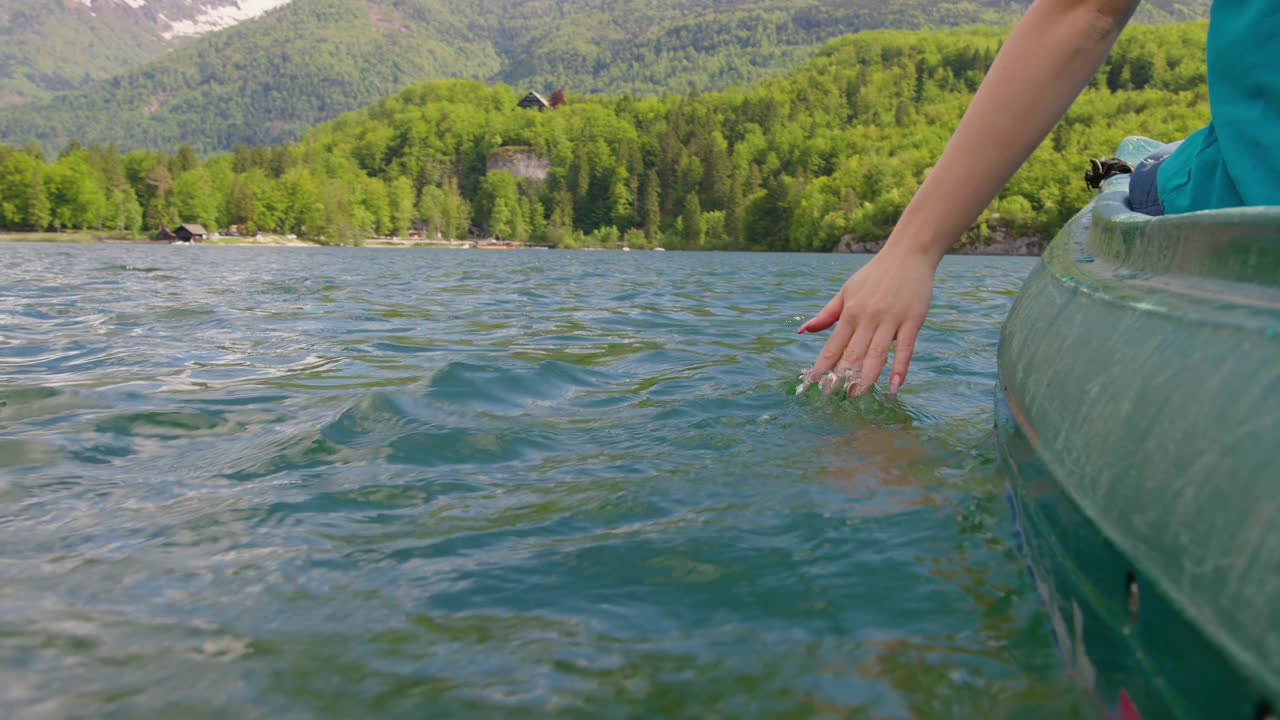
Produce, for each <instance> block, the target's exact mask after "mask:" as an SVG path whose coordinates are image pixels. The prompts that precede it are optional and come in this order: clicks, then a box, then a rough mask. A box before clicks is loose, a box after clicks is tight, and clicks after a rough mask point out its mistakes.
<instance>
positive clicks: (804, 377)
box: [796, 368, 813, 395]
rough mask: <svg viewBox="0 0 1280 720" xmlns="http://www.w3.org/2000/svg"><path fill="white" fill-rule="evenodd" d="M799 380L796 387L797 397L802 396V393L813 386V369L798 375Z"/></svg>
mask: <svg viewBox="0 0 1280 720" xmlns="http://www.w3.org/2000/svg"><path fill="white" fill-rule="evenodd" d="M799 380H800V384H799V385H797V386H796V394H797V395H801V394H803V393H804V391H805V390H808V389H809V386H810V385H812V384H813V368H809V369H808V370H805V371H804V372H802V373H800V377H799Z"/></svg>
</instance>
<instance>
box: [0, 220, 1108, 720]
mask: <svg viewBox="0 0 1280 720" xmlns="http://www.w3.org/2000/svg"><path fill="white" fill-rule="evenodd" d="M0 252H2V253H3V254H4V255H5V258H4V260H5V267H6V268H9V269H8V270H6V272H5V275H4V276H3V277H0V502H3V503H4V506H5V507H6V509H7V511H6V513H5V514H4V515H3V516H2V517H0V547H3V548H4V550H3V551H0V671H2V672H3V674H4V676H5V678H6V682H4V683H2V684H0V704H2V705H3V706H4V707H6V708H11V709H12V710H13V713H12V714H13V715H14V716H16V717H32V718H35V717H101V716H107V715H114V716H121V717H130V718H134V717H174V716H184V717H185V716H191V717H223V716H235V717H241V716H243V717H273V718H274V717H308V718H311V717H351V716H392V717H398V716H405V717H421V716H422V715H423V713H424V712H427V713H431V714H433V715H440V716H447V717H457V716H477V717H492V716H495V715H516V716H521V717H527V716H540V715H557V716H582V717H602V716H605V717H611V716H617V717H635V716H645V715H655V716H671V717H711V716H719V717H739V716H741V717H756V716H767V717H774V716H783V717H810V716H814V715H824V716H836V717H920V718H944V717H976V716H982V717H1054V716H1082V717H1083V716H1088V713H1089V712H1091V709H1090V708H1088V707H1087V706H1084V705H1082V704H1081V702H1082V701H1080V700H1079V699H1078V698H1077V696H1076V694H1075V693H1074V692H1073V691H1072V690H1071V689H1070V688H1069V687H1068V686H1067V684H1066V683H1065V682H1064V681H1063V679H1062V677H1063V675H1062V672H1061V671H1060V669H1059V666H1058V663H1057V658H1056V652H1055V650H1054V649H1053V647H1052V645H1051V642H1050V639H1049V633H1048V632H1047V630H1046V628H1045V622H1044V620H1043V618H1042V616H1041V614H1040V611H1039V608H1038V605H1037V603H1036V600H1035V598H1034V597H1033V595H1032V591H1031V589H1030V587H1029V584H1028V582H1027V580H1026V577H1025V572H1024V570H1023V566H1022V564H1021V560H1020V559H1019V558H1018V557H1017V556H1016V554H1015V553H1014V552H1013V550H1012V547H1011V540H1010V534H1011V531H1010V529H1009V521H1008V518H1007V514H1006V511H1005V509H1004V500H1003V490H1002V487H1001V485H1000V482H999V480H998V479H997V478H996V476H995V474H994V472H993V470H992V468H991V460H990V456H989V451H988V449H987V437H988V432H989V430H988V428H989V426H990V422H991V410H990V405H991V389H992V384H993V379H994V354H995V353H994V351H995V344H996V341H997V338H998V331H999V323H1000V321H1001V319H1002V318H1003V315H1004V313H1005V311H1006V309H1007V307H1008V303H1009V302H1010V300H1011V298H1010V293H1011V292H1012V291H1014V290H1015V289H1016V288H1017V287H1018V285H1019V283H1020V281H1021V279H1022V277H1023V276H1024V275H1025V274H1026V272H1027V271H1028V270H1029V269H1030V261H1026V260H1020V259H991V258H955V259H948V261H947V262H946V263H944V265H943V267H942V271H941V275H940V278H939V279H940V283H939V289H938V292H937V297H936V301H935V309H934V314H933V316H932V319H931V321H930V324H929V325H928V326H927V327H926V330H925V333H924V336H923V337H922V339H921V342H920V352H919V355H918V357H917V359H916V361H915V363H914V364H913V366H912V373H911V380H910V383H911V384H910V385H909V386H908V387H907V388H906V389H905V390H904V391H903V393H902V394H901V395H900V396H899V397H898V398H897V399H890V398H887V397H885V396H883V395H880V394H875V393H873V394H869V395H868V396H866V397H863V398H859V399H856V400H852V401H849V402H839V401H836V400H835V399H833V398H824V397H822V396H821V394H820V393H818V392H810V393H807V394H805V395H802V396H796V395H795V394H794V393H793V389H794V382H793V379H794V377H795V375H796V373H797V372H798V371H799V370H800V369H802V368H804V367H806V366H807V364H808V363H809V361H811V360H812V357H813V355H815V354H816V352H817V350H818V348H819V347H820V342H821V340H820V339H819V338H801V339H799V340H797V339H796V337H795V335H794V328H795V326H796V324H797V323H798V322H799V321H800V319H801V318H802V317H808V316H809V315H810V314H812V311H813V310H814V309H815V308H816V307H819V306H820V305H821V304H822V302H823V301H825V299H826V297H827V296H828V294H829V293H830V292H831V290H832V289H833V288H835V287H837V286H838V284H839V282H840V281H842V280H843V279H844V277H847V275H848V273H849V272H850V271H851V270H852V269H853V268H854V267H856V265H857V263H859V262H861V259H859V258H851V257H797V256H766V255H731V254H706V255H698V254H682V253H627V254H622V253H562V252H542V253H538V252H512V253H501V254H497V255H498V256H496V257H495V256H494V255H495V254H492V253H477V252H466V251H405V250H400V251H387V250H356V249H332V250H325V249H295V248H225V247H195V248H180V249H171V248H169V247H155V248H153V247H124V246H85V247H60V246H50V245H41V246H26V245H5V246H3V247H0Z"/></svg>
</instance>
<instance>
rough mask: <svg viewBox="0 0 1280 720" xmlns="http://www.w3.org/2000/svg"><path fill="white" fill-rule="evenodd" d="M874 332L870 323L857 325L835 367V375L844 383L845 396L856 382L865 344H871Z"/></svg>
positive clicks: (864, 353)
mask: <svg viewBox="0 0 1280 720" xmlns="http://www.w3.org/2000/svg"><path fill="white" fill-rule="evenodd" d="M874 331H875V326H874V325H872V324H870V323H862V324H861V325H859V326H858V328H857V329H856V330H855V331H854V333H853V338H851V339H850V340H849V344H848V345H846V346H845V348H844V354H843V355H841V356H840V363H839V364H838V365H836V374H837V375H839V376H840V377H841V379H842V380H843V381H844V388H843V390H844V392H845V394H846V395H848V394H849V393H850V392H852V391H853V388H854V386H855V385H856V384H857V382H858V378H859V377H860V375H859V374H858V373H859V372H860V369H861V367H862V358H863V357H864V356H865V355H866V354H867V344H868V343H870V342H871V337H872V334H873V332H874Z"/></svg>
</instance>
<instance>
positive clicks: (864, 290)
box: [798, 247, 937, 395]
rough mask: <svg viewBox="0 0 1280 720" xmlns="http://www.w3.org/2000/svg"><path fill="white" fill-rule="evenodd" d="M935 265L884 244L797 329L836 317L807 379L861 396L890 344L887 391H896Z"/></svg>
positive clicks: (811, 328) (825, 324) (822, 325)
mask: <svg viewBox="0 0 1280 720" xmlns="http://www.w3.org/2000/svg"><path fill="white" fill-rule="evenodd" d="M936 267H937V262H936V260H934V259H933V258H931V257H928V256H925V255H920V254H916V253H910V252H893V251H892V250H890V248H888V247H886V248H885V249H884V250H882V251H881V252H880V253H879V254H877V255H876V256H875V257H874V258H872V259H871V262H868V263H867V264H866V265H864V266H863V267H862V269H860V270H858V272H856V273H854V274H853V276H852V277H850V278H849V280H848V281H846V282H845V284H844V286H843V287H841V288H840V292H838V293H836V296H835V297H833V298H831V301H830V302H828V303H827V304H826V306H825V307H823V308H822V311H821V312H819V313H818V314H817V315H815V316H814V317H813V318H812V319H811V320H809V321H808V322H806V323H805V324H803V325H801V326H800V330H799V331H798V332H800V333H807V332H820V331H822V330H826V329H827V328H829V327H831V326H832V325H833V324H836V322H837V321H839V324H838V325H836V329H835V330H834V331H833V332H832V333H831V337H829V338H827V344H826V345H825V346H824V347H823V348H822V352H821V353H819V354H818V359H817V361H816V362H815V363H814V365H813V368H812V369H811V370H809V372H808V373H807V374H806V376H805V378H804V382H805V384H806V385H807V384H809V383H813V382H817V383H820V384H821V386H822V389H823V391H824V392H827V393H830V392H832V391H833V390H835V389H836V388H837V387H841V386H843V387H842V389H843V391H844V392H846V393H849V392H850V391H852V394H854V395H861V394H862V393H864V392H866V391H867V388H869V387H871V386H872V385H874V384H875V382H876V380H878V379H879V377H880V371H881V370H883V369H884V366H885V363H886V362H887V361H888V359H889V351H890V348H891V347H892V348H893V370H892V371H891V372H890V378H889V394H891V395H892V394H894V393H896V392H898V388H899V387H900V386H901V385H902V383H903V381H904V380H906V378H907V367H908V366H909V365H910V364H911V352H912V350H913V349H914V348H915V344H916V334H917V333H919V332H920V326H921V325H923V324H924V317H925V314H926V313H928V311H929V302H930V300H931V299H932V298H933V272H934V269H935V268H936ZM801 387H802V388H803V387H804V386H801Z"/></svg>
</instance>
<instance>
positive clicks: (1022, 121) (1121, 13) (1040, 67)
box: [800, 0, 1138, 394]
mask: <svg viewBox="0 0 1280 720" xmlns="http://www.w3.org/2000/svg"><path fill="white" fill-rule="evenodd" d="M1137 5H1138V0H1035V2H1034V3H1033V4H1032V5H1031V7H1030V9H1028V10H1027V12H1026V14H1025V15H1024V16H1023V17H1022V19H1021V20H1020V21H1018V24H1017V25H1016V26H1015V27H1014V29H1013V31H1012V32H1011V33H1010V34H1009V37H1008V39H1007V40H1006V41H1005V44H1004V47H1003V48H1001V50H1000V53H999V55H997V57H996V60H995V63H994V64H993V65H992V66H991V70H990V71H989V72H988V73H987V77H986V78H985V79H984V80H983V81H982V86H981V87H979V88H978V92H977V94H976V95H974V98H973V101H972V102H971V103H970V105H969V109H968V110H967V111H966V112H965V115H964V118H963V119H962V120H961V121H960V125H959V127H957V128H956V131H955V134H954V135H952V137H951V140H950V141H949V142H948V143H947V147H946V149H945V150H944V151H943V153H942V157H941V158H939V159H938V163H937V165H936V166H935V167H934V169H933V172H931V173H930V174H929V177H928V178H926V179H925V182H924V184H923V185H921V186H920V189H919V190H918V191H916V194H915V197H913V198H912V199H911V202H910V203H909V204H908V205H907V208H906V210H905V211H904V212H903V214H902V217H901V218H900V219H899V220H898V224H897V226H896V227H894V229H893V232H892V233H891V234H890V236H889V240H888V242H887V243H886V244H885V247H884V249H883V250H882V251H881V252H880V253H879V254H878V255H876V257H875V258H873V259H872V261H871V262H869V263H867V265H865V266H864V267H863V268H862V269H861V270H859V271H858V272H857V273H855V274H854V275H853V277H851V278H849V281H848V282H846V283H845V285H844V287H842V288H841V290H840V292H839V293H838V294H837V295H836V296H835V297H834V298H832V299H831V301H830V302H828V303H827V305H826V307H824V308H823V309H822V311H821V312H819V313H818V315H817V316H815V317H814V318H813V319H811V320H809V321H808V322H806V323H805V324H804V325H802V326H801V327H800V332H802V333H804V332H816V331H820V330H824V329H826V328H828V327H830V326H831V325H832V324H834V323H835V322H836V321H837V320H839V321H840V324H839V325H838V326H837V328H836V330H835V331H834V332H833V333H832V334H831V337H830V338H828V340H827V344H826V346H825V347H823V349H822V352H821V354H819V356H818V359H817V362H815V364H814V368H813V372H814V374H813V378H814V379H815V380H817V379H818V378H820V377H821V376H823V375H825V374H826V373H828V372H829V371H832V370H833V369H834V370H835V371H836V373H837V376H838V377H837V378H836V380H835V381H833V383H838V382H839V380H840V379H845V380H846V382H847V384H846V389H853V391H854V392H855V394H861V393H863V392H865V391H866V389H867V388H868V387H870V386H871V385H872V384H874V383H875V381H876V379H877V378H878V377H879V375H880V371H881V370H882V369H883V368H884V365H885V362H886V361H887V360H888V355H889V348H890V345H891V344H893V343H895V342H896V350H895V352H894V363H893V370H892V375H891V378H890V383H889V389H890V392H896V391H897V389H898V386H899V385H901V383H902V382H903V380H905V378H906V374H907V366H908V364H909V363H910V361H911V353H912V350H913V347H914V344H915V338H916V334H917V333H918V332H919V330H920V326H921V325H922V324H923V323H924V317H925V313H926V312H928V309H929V300H930V297H931V295H932V290H933V273H934V270H935V269H936V268H937V265H938V263H939V262H940V261H941V260H942V257H943V255H945V254H946V251H947V248H949V247H950V246H951V244H952V243H954V242H955V241H956V239H957V238H959V237H960V234H961V233H963V232H964V231H965V230H966V229H967V228H968V227H969V226H970V225H972V224H973V222H974V220H976V219H977V217H978V215H979V214H980V213H981V212H982V210H983V208H985V207H986V206H987V205H988V204H989V203H990V202H991V200H992V198H994V197H995V196H996V193H998V192H999V191H1000V188H1001V187H1003V186H1004V184H1005V183H1006V182H1008V180H1009V178H1010V177H1011V176H1012V175H1013V173H1014V172H1016V171H1017V169H1018V167H1019V166H1021V165H1022V163H1023V162H1025V161H1026V159H1027V157H1029V156H1030V155H1031V153H1032V152H1033V151H1034V150H1035V149H1036V147H1037V146H1038V145H1039V144H1040V143H1041V142H1042V141H1043V140H1044V138H1045V136H1046V135H1048V134H1049V131H1050V130H1052V129H1053V126H1054V124H1056V123H1057V122H1058V120H1059V119H1061V117H1062V115H1063V114H1064V113H1066V111H1067V108H1069V107H1070V106H1071V103H1072V102H1073V101H1074V100H1075V98H1076V96H1077V95H1079V94H1080V91H1081V90H1082V89H1083V88H1084V86H1085V85H1086V84H1087V83H1088V82H1089V79H1090V78H1091V77H1093V74H1094V73H1095V72H1097V70H1098V68H1099V67H1100V66H1101V65H1102V62H1103V60H1105V59H1106V57H1107V53H1108V52H1109V51H1110V49H1111V46H1112V44H1114V43H1115V40H1116V37H1118V36H1119V34H1120V31H1121V30H1122V29H1123V28H1124V26H1125V23H1127V22H1128V20H1129V17H1130V16H1131V15H1132V14H1133V11H1134V10H1135V9H1136V8H1137ZM828 389H831V388H830V387H829V388H828Z"/></svg>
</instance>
